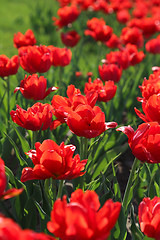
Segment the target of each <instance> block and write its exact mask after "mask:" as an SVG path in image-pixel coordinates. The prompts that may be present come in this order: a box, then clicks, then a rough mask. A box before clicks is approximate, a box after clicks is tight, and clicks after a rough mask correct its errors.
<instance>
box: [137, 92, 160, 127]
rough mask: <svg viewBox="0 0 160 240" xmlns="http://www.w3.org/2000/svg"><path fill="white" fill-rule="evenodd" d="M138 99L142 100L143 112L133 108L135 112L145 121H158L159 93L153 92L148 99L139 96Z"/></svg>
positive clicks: (159, 121) (159, 108)
mask: <svg viewBox="0 0 160 240" xmlns="http://www.w3.org/2000/svg"><path fill="white" fill-rule="evenodd" d="M139 100H140V101H141V102H142V109H143V112H144V114H142V113H141V112H140V111H139V110H138V109H136V108H135V112H136V114H137V115H138V116H139V117H140V118H141V119H142V120H143V121H145V122H154V121H155V122H158V123H160V107H159V106H160V93H159V94H153V95H152V96H150V97H149V98H148V100H146V99H141V98H139Z"/></svg>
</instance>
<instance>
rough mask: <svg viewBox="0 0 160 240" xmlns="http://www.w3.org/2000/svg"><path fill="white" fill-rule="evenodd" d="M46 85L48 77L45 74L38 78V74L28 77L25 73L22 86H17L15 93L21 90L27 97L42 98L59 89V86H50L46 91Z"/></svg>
mask: <svg viewBox="0 0 160 240" xmlns="http://www.w3.org/2000/svg"><path fill="white" fill-rule="evenodd" d="M46 87H47V79H46V78H44V77H43V76H41V77H39V78H38V75H37V74H33V75H30V76H28V77H27V75H25V78H24V79H23V80H22V81H21V83H20V87H16V88H15V90H14V93H16V92H17V91H18V90H20V91H21V93H22V95H23V96H24V97H25V98H27V99H33V100H42V99H44V98H45V97H47V96H48V95H49V94H50V93H51V92H53V91H56V90H57V89H58V88H57V87H50V88H49V89H48V90H47V91H46Z"/></svg>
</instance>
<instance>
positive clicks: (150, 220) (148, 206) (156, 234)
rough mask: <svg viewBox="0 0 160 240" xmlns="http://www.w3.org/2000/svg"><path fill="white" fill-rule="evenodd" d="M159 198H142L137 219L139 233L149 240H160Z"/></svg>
mask: <svg viewBox="0 0 160 240" xmlns="http://www.w3.org/2000/svg"><path fill="white" fill-rule="evenodd" d="M159 215H160V198H159V197H154V198H153V199H152V200H151V199H150V198H143V200H142V202H141V203H140V204H139V208H138V217H139V224H140V228H141V231H142V232H143V233H144V234H145V235H147V236H148V237H150V238H154V239H155V240H160V217H159Z"/></svg>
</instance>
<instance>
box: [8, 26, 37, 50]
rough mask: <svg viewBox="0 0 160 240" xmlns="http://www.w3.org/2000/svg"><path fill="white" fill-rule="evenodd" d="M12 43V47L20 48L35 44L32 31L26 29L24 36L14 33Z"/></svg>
mask: <svg viewBox="0 0 160 240" xmlns="http://www.w3.org/2000/svg"><path fill="white" fill-rule="evenodd" d="M13 42H14V47H16V48H20V47H25V46H29V45H31V46H32V45H34V44H36V39H35V36H34V33H33V32H32V30H31V29H28V30H27V31H26V33H25V34H22V33H21V32H18V33H15V34H14V38H13Z"/></svg>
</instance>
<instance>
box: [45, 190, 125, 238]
mask: <svg viewBox="0 0 160 240" xmlns="http://www.w3.org/2000/svg"><path fill="white" fill-rule="evenodd" d="M120 210H121V203H120V202H115V203H114V202H113V201H112V200H111V199H109V200H107V201H106V202H105V204H104V205H103V207H102V208H100V203H99V199H98V195H97V194H96V193H95V192H94V191H90V190H87V191H86V192H85V193H83V191H82V190H81V189H78V190H76V191H75V192H74V193H72V195H71V199H70V203H67V200H66V196H64V197H63V199H62V200H61V199H58V200H56V202H55V203H54V206H53V210H52V212H51V221H50V222H48V224H47V228H48V230H49V231H50V232H51V233H53V234H54V235H55V236H56V237H58V238H60V239H65V240H71V239H75V240H82V239H83V240H99V239H101V240H106V239H107V238H108V236H109V234H110V231H111V229H112V228H113V227H114V225H115V223H116V221H117V219H118V216H119V213H120ZM78 219H79V221H77V220H78Z"/></svg>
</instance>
